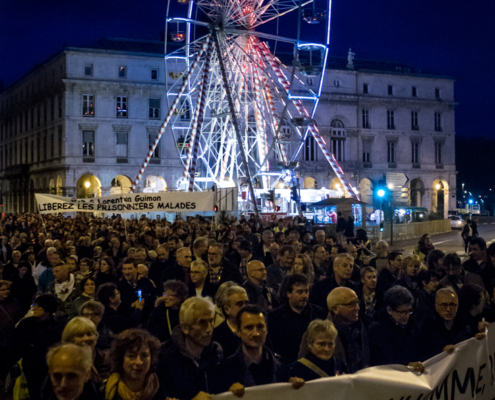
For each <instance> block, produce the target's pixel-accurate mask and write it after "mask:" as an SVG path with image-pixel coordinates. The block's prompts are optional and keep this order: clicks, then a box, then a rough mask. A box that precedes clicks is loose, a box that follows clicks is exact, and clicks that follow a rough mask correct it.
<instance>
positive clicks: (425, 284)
mask: <svg viewBox="0 0 495 400" xmlns="http://www.w3.org/2000/svg"><path fill="white" fill-rule="evenodd" d="M439 284H440V275H439V274H438V273H437V272H435V270H430V269H429V270H422V271H419V274H418V286H419V289H418V290H417V292H416V302H415V307H414V321H415V323H416V325H417V326H419V325H420V324H421V323H422V322H423V321H426V320H428V319H431V318H433V316H434V315H435V295H436V293H437V290H438V285H439Z"/></svg>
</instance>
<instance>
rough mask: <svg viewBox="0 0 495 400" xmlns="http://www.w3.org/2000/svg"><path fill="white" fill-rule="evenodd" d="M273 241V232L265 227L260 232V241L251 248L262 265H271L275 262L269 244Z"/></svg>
mask: <svg viewBox="0 0 495 400" xmlns="http://www.w3.org/2000/svg"><path fill="white" fill-rule="evenodd" d="M273 243H275V234H274V233H273V231H272V230H271V229H266V230H264V231H263V233H262V234H261V243H259V244H258V245H256V247H255V248H254V250H253V255H255V256H256V259H259V260H261V261H262V262H263V264H264V265H272V264H273V263H274V262H275V260H274V259H273V255H272V253H271V252H270V246H271V245H272V244H273Z"/></svg>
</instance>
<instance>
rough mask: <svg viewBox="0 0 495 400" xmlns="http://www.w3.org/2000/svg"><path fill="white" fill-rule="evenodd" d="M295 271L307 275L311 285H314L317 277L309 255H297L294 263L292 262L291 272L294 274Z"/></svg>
mask: <svg viewBox="0 0 495 400" xmlns="http://www.w3.org/2000/svg"><path fill="white" fill-rule="evenodd" d="M294 272H298V273H300V274H303V275H306V277H307V278H308V280H309V283H310V286H313V283H314V282H315V280H316V278H315V273H314V271H313V263H312V262H311V260H310V258H309V257H308V256H306V255H304V254H297V255H296V257H295V258H294V264H292V268H291V269H290V273H291V274H293V273H294ZM318 280H319V279H318Z"/></svg>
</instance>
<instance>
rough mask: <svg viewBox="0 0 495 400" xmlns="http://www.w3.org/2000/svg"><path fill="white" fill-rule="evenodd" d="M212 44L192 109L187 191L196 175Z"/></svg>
mask: <svg viewBox="0 0 495 400" xmlns="http://www.w3.org/2000/svg"><path fill="white" fill-rule="evenodd" d="M212 51H213V46H212V44H211V43H209V44H208V47H207V49H206V59H205V63H204V65H203V76H202V77H201V82H200V85H199V93H198V100H197V103H196V109H195V110H194V120H193V132H192V134H191V141H192V142H193V143H192V149H190V150H189V152H188V162H187V164H186V168H185V169H184V176H186V174H187V173H189V191H190V192H192V191H193V190H194V177H195V175H196V162H197V159H198V149H199V142H200V139H201V127H202V126H203V115H204V111H205V106H206V87H207V85H208V77H209V74H210V60H211V53H212Z"/></svg>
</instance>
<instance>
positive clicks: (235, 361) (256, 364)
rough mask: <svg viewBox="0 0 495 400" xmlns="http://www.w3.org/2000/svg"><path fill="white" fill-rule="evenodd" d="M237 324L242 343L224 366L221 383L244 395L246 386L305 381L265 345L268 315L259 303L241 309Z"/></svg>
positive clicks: (296, 386) (298, 383)
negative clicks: (293, 374)
mask: <svg viewBox="0 0 495 400" xmlns="http://www.w3.org/2000/svg"><path fill="white" fill-rule="evenodd" d="M236 327H237V332H238V335H239V337H240V339H241V342H242V344H241V345H240V346H239V347H238V348H237V351H236V352H235V353H234V354H233V355H232V356H230V357H229V358H227V359H226V360H225V362H224V364H223V366H222V370H223V374H222V381H223V382H222V384H223V385H224V389H225V388H228V390H229V391H231V392H232V393H233V394H234V395H235V396H237V397H243V396H244V390H245V388H246V387H251V386H258V385H266V384H270V383H278V382H289V383H291V384H292V388H293V389H299V388H301V387H302V386H303V385H304V380H303V379H301V378H298V377H290V375H289V372H288V370H287V367H286V365H285V364H284V363H283V362H282V361H281V360H280V359H279V358H278V357H277V356H276V355H275V354H274V353H273V352H272V351H271V350H270V349H269V348H268V347H267V346H265V342H266V336H267V331H268V329H267V318H266V314H265V312H264V311H263V310H262V309H261V308H260V307H258V306H256V305H248V306H246V307H244V308H243V309H241V310H240V311H239V313H238V315H237V318H236Z"/></svg>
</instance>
